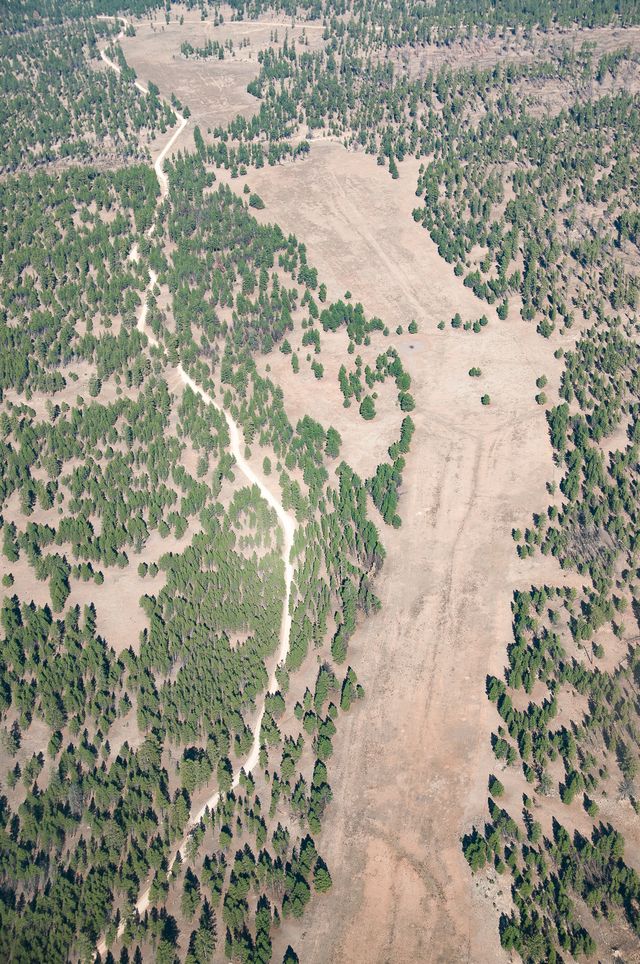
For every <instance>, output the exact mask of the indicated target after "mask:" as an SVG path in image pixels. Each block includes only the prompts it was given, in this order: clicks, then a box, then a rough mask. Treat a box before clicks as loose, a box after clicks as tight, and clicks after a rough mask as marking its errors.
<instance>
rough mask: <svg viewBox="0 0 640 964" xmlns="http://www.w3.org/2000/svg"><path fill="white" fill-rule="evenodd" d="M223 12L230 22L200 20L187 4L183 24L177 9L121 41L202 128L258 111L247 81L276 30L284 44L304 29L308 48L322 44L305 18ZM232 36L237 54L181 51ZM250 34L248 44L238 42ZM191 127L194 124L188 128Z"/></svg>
mask: <svg viewBox="0 0 640 964" xmlns="http://www.w3.org/2000/svg"><path fill="white" fill-rule="evenodd" d="M222 12H223V14H224V16H225V18H226V22H225V23H223V24H221V25H220V26H218V27H214V25H213V23H212V22H211V20H206V21H201V20H200V19H199V18H198V17H196V16H195V14H194V11H187V10H185V11H184V23H183V24H182V25H181V24H180V20H179V17H180V10H179V9H178V11H177V12H176V13H175V14H172V19H171V22H170V23H169V24H166V23H164V21H163V20H161V19H158V20H157V21H155V22H150V21H141V22H138V23H136V25H135V29H136V36H135V37H124V38H123V39H122V41H121V44H122V49H123V51H124V54H125V57H126V58H127V62H128V63H129V64H130V65H131V66H132V67H134V68H135V70H136V72H137V74H138V76H139V77H140V79H142V80H143V81H144V82H145V83H146V82H147V81H149V80H152V81H153V82H154V83H155V84H157V85H158V87H159V88H160V92H161V94H162V95H163V96H165V97H169V96H170V95H171V94H172V93H175V95H176V97H178V98H179V100H180V101H182V103H183V104H188V106H189V109H190V110H191V113H192V116H193V119H194V123H195V124H199V125H200V126H201V128H202V130H203V131H204V132H206V131H207V130H208V129H209V128H213V127H215V126H217V125H220V124H226V123H227V122H228V121H231V120H233V119H234V118H235V117H236V116H237V115H238V114H241V115H242V116H243V117H250V116H251V115H253V114H255V113H256V112H257V111H258V109H259V106H260V102H259V101H258V100H256V98H255V97H253V96H252V95H251V94H249V93H248V92H247V84H248V83H249V81H250V80H252V79H253V78H254V77H255V76H256V75H257V73H258V71H259V69H260V64H259V63H258V51H260V50H262V49H264V48H265V47H268V46H270V45H272V43H271V41H272V38H275V32H276V31H277V36H278V42H279V43H280V44H281V43H282V42H283V41H284V39H285V35H287V36H288V39H289V41H291V40H293V39H295V40H300V39H301V38H302V35H303V31H304V32H305V35H306V37H307V39H308V42H309V43H308V46H307V47H305V49H306V50H314V49H317V47H318V46H320V45H321V44H322V29H323V28H322V25H321V24H315V25H314V24H310V23H303V24H296V25H295V26H294V27H292V26H291V21H288V22H287V21H285V20H282V21H281V22H274V21H271V20H269V21H266V22H264V23H261V22H259V21H258V22H252V23H249V22H231V21H230V11H229V9H227V10H226V12H225V8H223V9H222ZM229 39H231V40H233V44H234V54H230V53H227V52H225V58H224V60H216V59H215V58H213V57H209V58H207V59H204V60H199V59H192V58H189V59H187V58H185V57H184V56H183V55H182V53H181V52H180V47H181V45H182V43H184V42H185V41H188V42H189V43H191V44H192V45H193V46H194V47H196V48H198V47H202V46H203V45H204V44H205V43H206V42H207V41H208V40H217V41H218V43H224V42H226V41H227V40H229ZM246 39H248V40H249V45H248V46H244V47H240V44H241V42H242V41H244V40H246ZM276 45H277V44H276ZM192 130H193V125H192V126H191V128H190V132H191V131H192ZM189 136H191V134H190V135H189Z"/></svg>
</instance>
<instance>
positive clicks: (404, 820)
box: [249, 142, 562, 962]
mask: <svg viewBox="0 0 640 964" xmlns="http://www.w3.org/2000/svg"><path fill="white" fill-rule="evenodd" d="M415 173H416V172H415V170H414V169H412V167H411V166H410V165H409V164H405V165H403V167H402V169H401V178H400V181H399V182H397V183H394V182H393V181H392V180H391V179H390V178H389V175H388V173H386V172H384V171H382V170H381V169H380V168H378V167H377V165H376V164H375V161H373V160H372V159H370V158H367V157H365V156H363V155H355V154H349V153H347V152H346V151H344V150H343V149H342V148H340V147H339V146H338V145H337V144H332V143H328V142H323V143H321V144H315V145H314V146H313V148H312V154H311V158H310V160H309V161H308V162H305V163H304V164H297V165H287V166H283V167H281V168H279V169H277V170H276V171H273V170H267V171H259V172H251V175H250V177H249V181H250V184H251V187H252V189H255V190H257V191H258V193H259V194H260V195H261V196H262V197H263V199H264V200H265V202H266V209H265V210H264V211H263V212H261V216H262V217H264V218H265V219H268V220H273V221H277V222H278V223H279V224H280V225H281V226H282V228H283V230H284V231H285V232H286V231H288V230H291V231H294V230H295V232H296V234H297V235H298V236H299V237H300V238H301V239H304V241H305V243H306V244H307V249H308V256H309V260H310V263H312V264H314V265H316V266H317V267H318V269H319V276H320V277H322V278H323V279H325V280H327V282H328V286H329V297H330V298H335V297H337V296H339V295H342V294H343V293H344V291H345V290H346V289H347V288H348V289H350V290H351V291H352V293H353V297H354V300H361V301H362V302H363V304H364V305H365V308H366V309H367V311H368V312H369V313H371V314H378V315H380V316H381V317H382V318H383V319H384V320H385V321H386V322H387V323H388V324H389V327H390V328H391V329H392V330H393V329H394V328H395V326H396V325H397V324H403V325H405V326H406V324H407V322H408V321H409V320H410V319H411V318H415V319H416V321H417V322H418V324H419V329H420V330H419V334H418V335H416V336H410V335H403V336H400V337H399V338H398V337H394V338H393V339H392V340H393V341H394V343H396V344H398V345H399V347H400V348H401V351H402V354H403V359H404V360H405V362H406V364H407V367H408V368H409V370H410V372H411V374H412V376H413V378H414V384H413V390H414V391H415V395H416V400H417V415H415V421H416V425H417V431H416V435H415V438H414V445H413V450H412V453H411V455H410V457H409V460H408V465H407V470H406V473H405V478H404V485H403V490H404V496H403V500H402V510H403V518H404V520H405V521H404V525H403V527H402V529H401V530H399V531H398V532H394V531H392V530H390V529H386V528H385V531H384V534H383V536H384V541H385V544H386V546H387V549H388V556H387V560H386V563H385V568H384V571H383V575H382V577H381V579H380V580H379V584H378V592H379V593H380V595H381V598H382V603H383V608H382V611H381V613H380V614H379V615H378V616H376V617H374V618H373V619H370V620H368V621H367V622H366V623H364V624H363V625H362V627H361V628H360V629H359V631H358V632H357V634H356V636H355V638H354V640H353V642H352V644H351V649H350V654H349V660H350V662H351V664H352V665H353V666H354V668H355V669H356V671H357V673H358V676H359V678H360V679H361V680H362V682H363V684H364V686H365V689H366V691H367V694H368V698H367V700H366V701H365V703H364V704H363V705H362V706H361V707H359V708H358V710H357V712H356V713H353V714H350V715H349V716H348V718H346V720H345V721H344V722H343V724H342V726H343V728H344V729H343V730H342V732H341V737H340V740H339V741H338V744H339V746H338V749H337V752H336V756H335V759H334V761H333V765H332V779H331V782H332V786H333V790H334V794H335V798H334V802H333V804H332V807H331V813H330V815H329V816H328V820H327V825H326V826H327V829H326V830H325V832H324V833H323V835H322V839H321V841H320V846H321V850H322V852H323V853H324V854H325V855H326V857H327V860H328V863H329V866H330V868H331V872H332V874H333V879H334V887H333V889H332V891H331V892H330V894H329V895H328V896H327V897H326V898H325V899H324V900H323V901H322V903H321V904H320V902H319V903H318V905H316V906H315V907H314V909H313V913H310V914H309V915H307V917H306V918H305V920H304V921H303V922H302V923H301V924H287V925H286V926H285V927H284V928H283V929H282V931H281V933H280V935H279V936H278V938H277V945H276V947H275V953H276V956H277V955H278V954H279V953H281V952H282V951H283V950H284V948H285V947H286V945H287V943H289V942H290V943H292V945H293V946H294V947H295V948H296V950H297V952H298V954H299V956H300V959H301V960H305V961H314V962H324V961H349V962H354V961H367V962H373V961H381V962H382V961H416V960H433V961H447V962H448V961H452V960H455V961H458V960H470V961H497V960H500V959H501V958H502V956H503V955H502V951H501V949H500V946H499V942H498V934H497V913H498V911H497V909H496V910H494V909H493V908H492V904H493V903H495V904H496V907H502V906H503V905H504V902H505V900H506V901H507V904H508V895H505V893H503V892H502V893H501V881H498V882H497V883H496V885H495V887H492V886H490V885H482V886H477V885H476V883H475V882H474V881H473V879H472V877H471V875H470V873H469V871H468V867H467V866H466V864H465V862H464V858H463V856H462V853H461V847H460V837H461V835H462V834H464V833H465V832H466V831H467V830H468V829H470V827H471V825H472V824H473V822H474V821H476V822H477V821H479V820H481V819H482V818H483V815H484V812H485V807H486V796H487V793H486V779H487V774H488V773H489V772H490V771H491V769H492V762H493V758H492V753H491V748H490V741H489V736H490V732H491V730H492V729H493V728H495V725H496V720H495V717H494V709H493V707H492V706H491V704H490V703H489V702H488V701H487V699H486V695H485V692H484V680H485V676H486V674H487V673H488V672H498V671H500V669H501V667H502V665H503V663H504V660H505V647H506V644H507V642H508V641H509V639H510V635H511V629H510V607H509V603H510V599H511V593H512V591H513V589H514V588H516V587H526V586H528V585H530V584H531V583H540V582H543V581H547V582H554V581H560V579H561V578H562V576H561V573H560V571H559V569H557V567H556V565H555V563H554V562H553V560H549V559H546V558H544V557H542V556H540V557H534V558H533V559H532V560H530V561H527V562H526V563H521V562H520V561H519V560H518V559H517V557H516V555H515V552H514V545H513V541H512V538H511V535H510V531H511V527H512V526H513V525H517V524H518V523H519V522H521V521H522V519H523V517H524V519H525V520H527V519H528V514H529V512H530V511H532V510H540V509H542V508H543V507H544V506H545V504H546V501H547V499H548V496H547V495H546V492H545V488H544V484H545V481H546V480H547V478H548V477H549V476H551V475H552V472H551V468H552V466H551V451H550V447H549V443H548V439H547V430H546V424H545V419H544V413H543V411H542V409H540V408H539V407H538V406H537V405H536V404H535V401H534V395H535V391H536V390H535V378H536V377H537V376H538V375H539V374H540V373H541V372H542V371H545V372H547V374H548V376H549V377H550V383H551V384H553V383H554V381H555V380H556V379H557V374H558V373H557V371H556V367H557V364H558V363H557V362H556V361H555V359H554V358H553V355H552V348H551V346H550V345H549V344H548V343H545V342H544V341H543V340H542V339H541V338H540V337H539V336H538V335H536V333H535V331H534V329H533V328H532V327H531V326H528V325H526V324H525V323H524V322H522V321H521V320H520V319H518V320H515V319H513V320H510V321H507V322H500V321H499V320H497V318H496V317H495V315H493V314H490V324H489V325H488V327H487V328H486V329H485V330H484V331H483V332H482V333H481V334H479V335H474V334H472V333H464V332H461V331H454V330H452V329H447V330H445V331H444V332H440V331H438V330H437V328H436V325H437V322H438V321H439V320H440V319H441V318H450V317H451V316H452V315H453V314H454V313H455V311H460V313H461V314H462V315H463V317H464V318H465V319H466V318H477V317H479V316H480V315H481V314H482V313H483V312H485V313H486V312H487V306H486V305H485V304H484V303H482V302H480V301H478V300H477V299H476V298H475V297H474V295H473V294H472V293H471V292H469V290H468V289H466V288H465V287H464V286H463V285H462V283H461V281H460V280H459V279H457V278H456V277H455V276H454V274H453V271H452V270H451V268H450V267H449V266H447V265H446V264H444V262H443V261H442V260H441V259H440V258H439V256H438V254H437V251H436V250H435V248H434V246H433V244H432V242H431V241H430V239H429V237H428V235H427V233H426V232H425V231H424V230H423V229H421V228H420V227H419V226H417V225H415V224H414V223H413V221H412V220H411V217H410V212H411V209H412V207H413V205H414V203H415V200H414V194H413V191H414V185H415ZM323 344H324V342H323ZM323 351H324V349H323ZM320 359H321V360H322V356H320ZM472 366H479V367H480V368H481V369H482V371H483V376H482V378H481V379H477V380H476V379H471V378H469V376H468V374H467V372H468V369H469V368H470V367H472ZM285 389H286V394H285V398H287V397H288V395H289V386H285ZM321 391H322V386H321V387H320V389H317V390H316V393H317V394H319V393H320V392H321ZM485 391H488V392H489V394H490V395H491V398H492V404H491V406H490V407H489V408H483V407H482V406H481V405H480V399H479V396H480V394H481V393H483V392H485ZM322 404H324V403H323V402H322V401H320V400H319V401H318V402H317V403H314V409H316V410H317V408H318V407H319V406H321V405H322ZM374 424H375V423H374ZM338 428H339V429H340V426H338ZM345 455H346V456H347V457H349V453H348V451H347V450H346V449H345Z"/></svg>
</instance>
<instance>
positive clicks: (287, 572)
mask: <svg viewBox="0 0 640 964" xmlns="http://www.w3.org/2000/svg"><path fill="white" fill-rule="evenodd" d="M100 19H114V18H111V17H101V18H100ZM118 19H119V20H120V22H122V23H124V27H123V29H122V31H121V32H120V34H119V35H118V37H117V38H116V39H120V38H121V37H123V36H124V30H125V29H126V26H127V21H126V20H125V19H124V18H122V17H120V18H118ZM100 56H101V57H102V60H103V61H104V62H105V63H106V64H107V65H108V66H109V67H111V68H112V69H113V70H115V71H116V72H117V73H120V66H119V65H118V64H116V63H114V61H113V60H111V59H110V58H109V57H108V56H107V54H106V52H105V50H104V49H102V50H101V51H100ZM135 86H136V87H137V88H138V90H139V91H141V92H142V93H144V94H146V93H148V89H147V88H146V87H145V86H144V84H141V83H140V81H138V80H136V81H135ZM176 114H177V117H178V126H177V127H176V129H175V131H174V132H173V134H172V135H171V137H170V138H169V140H168V141H167V143H166V144H165V146H164V147H163V149H162V151H161V152H160V154H159V155H158V157H157V158H156V160H155V162H154V165H153V167H154V170H155V172H156V176H157V178H158V182H159V184H160V196H161V198H164V197H166V196H167V194H168V191H169V180H168V178H167V175H166V173H165V171H164V169H163V163H164V159H165V157H166V156H167V154H168V152H169V151H170V150H171V148H172V147H173V145H174V144H175V142H176V141H177V139H178V138H179V137H180V135H181V134H182V132H183V130H184V129H185V127H186V125H187V123H188V121H187V118H186V117H184V116H183V115H182V114H180V113H178V112H177V111H176ZM154 227H155V225H152V226H151V228H150V229H149V232H148V236H151V235H152V234H153V231H154ZM129 257H130V258H131V259H132V260H135V261H137V260H138V258H139V252H138V246H137V244H136V245H134V246H133V248H132V250H131V253H130V255H129ZM157 281H158V276H157V274H156V272H155V271H153V270H152V269H150V270H149V283H148V285H147V288H146V291H145V297H144V303H143V305H142V308H141V310H140V314H139V316H138V320H137V328H138V331H140V332H142V333H143V334H145V335H146V336H147V339H148V341H149V344H150V345H151V346H152V347H158V341H157V339H156V338H155V337H154V336H153V335H152V334H151V333H150V332H149V331H147V330H146V321H147V312H148V308H149V305H148V301H147V296H148V294H149V293H150V292H151V291H152V290H153V288H154V286H155V285H156V283H157ZM176 371H177V373H178V375H179V377H180V380H181V381H182V383H183V385H185V386H188V387H189V388H190V389H191V390H192V391H193V392H195V393H196V394H198V395H199V396H200V397H201V398H202V400H203V401H204V402H205V403H206V404H207V405H213V407H214V408H216V409H217V410H218V411H219V412H221V413H222V414H223V415H224V417H225V419H226V422H227V428H228V430H229V439H230V445H231V451H232V453H233V456H234V458H235V460H236V465H237V466H238V468H239V469H240V471H241V472H242V473H243V475H244V476H245V478H246V479H247V481H248V482H249V483H250V484H251V485H255V486H257V487H258V489H259V491H260V494H261V496H262V498H263V499H264V500H265V502H267V503H268V505H269V506H271V508H272V509H273V510H274V512H275V513H276V516H277V519H278V523H279V525H280V528H281V529H282V534H283V536H284V539H283V545H282V559H283V562H284V583H285V593H284V601H283V606H282V621H281V624H280V642H279V646H278V652H277V655H276V660H275V662H274V666H273V669H272V671H271V675H270V677H269V681H268V686H267V689H266V691H265V697H264V698H263V700H262V702H261V704H260V709H259V711H258V716H257V719H256V720H255V726H254V737H253V743H252V744H251V750H250V751H249V754H248V756H247V757H246V758H245V759H244V760H243V761H242V763H241V764H240V766H239V767H238V768H237V769H236V770H235V771H234V776H233V782H232V787H233V788H235V787H237V786H238V784H239V782H240V773H241V771H242V770H244V772H245V773H250V772H251V770H253V769H254V768H255V767H256V766H257V765H258V760H259V756H260V729H261V727H262V718H263V716H264V708H265V700H266V696H267V695H268V694H269V693H274V692H275V691H276V690H277V688H278V684H277V680H276V668H277V666H278V665H279V664H280V663H282V662H283V661H284V660H285V659H286V658H287V654H288V652H289V637H290V633H291V614H290V612H289V599H290V597H291V584H292V582H293V571H294V570H293V564H292V562H291V549H292V547H293V539H294V535H295V531H296V523H295V520H294V519H293V517H292V516H290V515H289V513H288V512H286V511H285V509H284V506H283V505H282V503H281V502H280V500H279V499H278V498H277V497H276V496H275V495H274V494H273V492H271V490H270V489H268V488H267V486H266V485H265V484H264V482H263V481H262V479H260V478H259V477H258V476H257V475H256V473H255V472H254V470H253V469H252V468H251V466H250V465H249V463H248V462H247V460H246V459H245V458H244V455H243V448H244V443H243V441H242V436H241V433H240V429H239V428H238V425H237V423H236V422H235V420H234V419H233V418H232V416H231V415H230V414H229V412H227V411H225V409H223V408H222V406H221V405H220V404H219V403H218V402H217V401H216V400H215V399H214V398H213V397H212V396H211V395H210V394H209V393H208V392H206V391H205V390H204V389H203V388H202V387H201V386H200V385H198V384H197V382H195V381H194V379H193V378H192V377H191V375H189V373H188V372H186V371H185V370H184V368H183V367H182V365H178V366H177V368H176ZM219 799H220V794H219V793H218V791H215V792H214V793H212V794H211V796H210V797H209V798H208V799H207V800H206V801H205V802H204V804H203V805H202V806H201V808H200V809H199V810H198V811H197V812H196V813H192V814H191V816H190V819H189V825H188V830H187V833H186V835H185V837H184V838H183V840H182V842H181V844H180V846H179V847H178V848H177V849H176V851H175V853H174V854H173V856H172V858H171V861H170V868H171V867H173V864H174V863H175V861H176V859H177V857H178V854H179V855H180V856H181V857H184V855H185V850H186V845H187V841H188V839H189V836H190V833H191V831H192V830H193V828H194V827H195V826H196V825H197V824H198V823H199V822H200V820H201V819H202V817H203V816H204V815H205V813H206V812H207V810H209V811H211V810H214V809H215V807H216V806H217V805H218V801H219ZM149 906H150V898H149V888H148V887H147V888H146V890H144V891H143V893H142V894H141V895H140V897H139V898H138V901H137V903H136V905H135V910H136V911H137V912H138V913H139V914H144V912H145V911H146V910H147V909H148V908H149ZM125 924H126V921H125V920H123V921H121V923H120V926H119V927H118V937H121V936H122V935H123V933H124V929H125ZM96 950H97V952H98V953H99V954H100V955H101V956H102V955H103V954H105V953H106V951H107V944H106V941H105V939H104V938H102V939H101V940H100V942H99V943H98V945H97V948H96Z"/></svg>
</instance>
